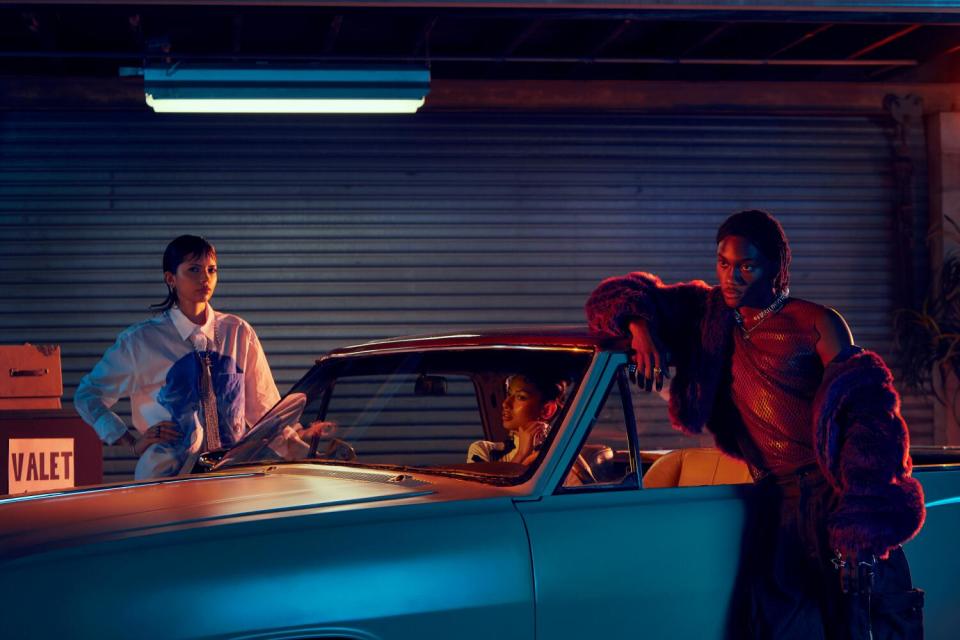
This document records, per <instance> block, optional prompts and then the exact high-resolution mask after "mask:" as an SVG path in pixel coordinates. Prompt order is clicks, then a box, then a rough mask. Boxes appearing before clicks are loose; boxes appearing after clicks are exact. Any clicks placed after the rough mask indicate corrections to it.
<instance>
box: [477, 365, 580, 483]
mask: <svg viewBox="0 0 960 640" xmlns="http://www.w3.org/2000/svg"><path fill="white" fill-rule="evenodd" d="M505 384H506V391H507V395H506V397H505V398H504V400H503V403H502V404H501V406H500V417H501V419H502V421H503V428H504V429H505V430H506V432H507V436H508V437H507V439H506V440H504V441H503V442H494V441H490V440H478V441H477V442H474V443H473V444H471V445H470V448H469V449H468V450H467V462H516V463H519V464H529V463H530V462H532V461H533V460H534V458H536V456H537V454H538V453H539V451H540V447H541V446H543V443H544V442H545V441H546V439H547V435H548V434H549V433H550V427H551V422H550V421H551V420H552V419H553V417H554V416H556V415H557V413H558V412H559V410H560V409H561V408H562V407H563V404H564V401H565V395H566V390H567V383H566V382H565V381H563V380H556V379H553V378H551V377H548V376H546V375H544V374H537V373H530V372H524V373H517V374H514V375H510V376H507V378H506V380H505Z"/></svg>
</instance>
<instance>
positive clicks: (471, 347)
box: [316, 343, 599, 364]
mask: <svg viewBox="0 0 960 640" xmlns="http://www.w3.org/2000/svg"><path fill="white" fill-rule="evenodd" d="M478 349H518V350H527V351H572V352H575V353H596V352H597V351H598V350H599V347H593V346H584V345H582V344H577V345H517V344H494V343H491V344H462V345H446V346H439V347H438V346H434V345H419V346H408V347H393V348H390V347H387V348H371V349H364V350H363V351H349V352H344V353H340V352H339V351H338V352H337V353H328V354H326V355H324V356H321V357H319V358H317V360H316V363H317V364H321V363H322V362H324V361H326V360H330V359H333V358H349V357H350V356H357V355H363V356H368V355H371V354H378V353H382V354H392V353H413V352H417V351H425V350H428V351H475V350H478Z"/></svg>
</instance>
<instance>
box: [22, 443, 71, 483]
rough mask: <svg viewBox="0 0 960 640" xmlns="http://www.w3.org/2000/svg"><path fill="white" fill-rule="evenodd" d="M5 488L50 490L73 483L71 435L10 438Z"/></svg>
mask: <svg viewBox="0 0 960 640" xmlns="http://www.w3.org/2000/svg"><path fill="white" fill-rule="evenodd" d="M7 442H8V443H9V445H10V459H9V460H8V462H9V465H8V467H7V474H8V482H9V484H8V485H7V486H8V489H7V491H9V492H10V493H11V494H13V493H25V492H27V491H49V490H51V489H64V488H67V487H73V486H76V474H75V473H74V455H73V438H11V439H10V440H8V441H7Z"/></svg>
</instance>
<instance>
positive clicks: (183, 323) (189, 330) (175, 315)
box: [167, 303, 215, 341]
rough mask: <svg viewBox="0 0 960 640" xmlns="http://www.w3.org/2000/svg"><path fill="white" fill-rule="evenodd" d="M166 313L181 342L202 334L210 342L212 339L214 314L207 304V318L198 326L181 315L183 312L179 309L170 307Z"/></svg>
mask: <svg viewBox="0 0 960 640" xmlns="http://www.w3.org/2000/svg"><path fill="white" fill-rule="evenodd" d="M167 313H168V314H169V315H170V320H171V321H172V322H173V326H174V327H176V328H177V333H179V334H180V339H181V340H186V339H187V338H189V337H190V336H192V335H194V334H195V333H202V334H203V335H205V336H206V337H207V339H209V340H211V341H212V340H213V339H214V337H215V336H214V332H213V320H214V315H215V313H214V311H213V307H211V306H210V303H207V318H206V320H205V321H204V323H203V324H202V325H200V326H198V325H195V324H193V321H192V320H191V319H190V318H188V317H187V316H185V315H183V311H180V308H179V307H171V308H170V310H169V311H168V312H167Z"/></svg>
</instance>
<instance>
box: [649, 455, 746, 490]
mask: <svg viewBox="0 0 960 640" xmlns="http://www.w3.org/2000/svg"><path fill="white" fill-rule="evenodd" d="M748 482H753V478H751V477H750V470H749V469H748V468H747V465H746V464H745V463H744V462H743V461H741V460H737V459H735V458H731V457H730V456H725V455H723V454H722V453H721V452H720V450H719V449H713V448H700V447H695V448H690V449H677V450H675V451H671V452H670V453H668V454H666V455H663V456H661V457H660V458H657V460H656V461H654V463H653V464H652V465H650V468H649V469H648V470H647V472H646V473H645V474H643V486H644V488H656V487H701V486H707V485H714V484H744V483H748Z"/></svg>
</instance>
